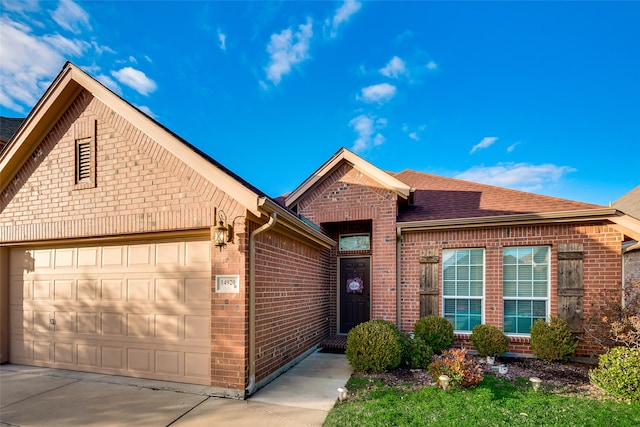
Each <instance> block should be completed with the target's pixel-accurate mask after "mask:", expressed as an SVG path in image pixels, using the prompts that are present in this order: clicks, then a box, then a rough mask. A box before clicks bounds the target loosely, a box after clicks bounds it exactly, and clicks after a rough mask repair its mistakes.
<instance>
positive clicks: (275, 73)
mask: <svg viewBox="0 0 640 427" xmlns="http://www.w3.org/2000/svg"><path fill="white" fill-rule="evenodd" d="M312 36H313V28H312V22H311V18H307V23H306V24H302V25H299V26H298V31H297V32H296V33H295V34H294V33H293V31H291V28H287V29H286V30H283V31H282V32H280V33H279V34H272V35H271V41H270V42H269V45H268V46H267V52H269V54H270V55H271V61H270V62H269V65H268V66H267V67H266V68H265V71H266V73H267V79H268V80H270V81H271V82H272V83H273V84H274V85H277V84H278V83H280V80H282V76H284V75H287V74H289V73H290V72H291V67H292V66H293V65H297V64H299V63H301V62H302V61H304V60H306V59H308V58H309V41H310V40H311V37H312ZM294 40H295V41H294Z"/></svg>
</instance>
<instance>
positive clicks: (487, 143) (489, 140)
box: [471, 136, 498, 154]
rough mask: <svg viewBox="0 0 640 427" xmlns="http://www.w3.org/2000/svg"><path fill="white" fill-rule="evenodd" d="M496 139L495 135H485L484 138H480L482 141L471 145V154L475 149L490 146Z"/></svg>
mask: <svg viewBox="0 0 640 427" xmlns="http://www.w3.org/2000/svg"><path fill="white" fill-rule="evenodd" d="M497 140H498V137H497V136H485V137H484V138H482V141H480V142H479V143H477V144H476V145H474V146H473V148H472V149H471V154H473V153H475V152H476V150H481V149H483V148H487V147H489V146H491V145H492V144H493V143H494V142H496V141H497Z"/></svg>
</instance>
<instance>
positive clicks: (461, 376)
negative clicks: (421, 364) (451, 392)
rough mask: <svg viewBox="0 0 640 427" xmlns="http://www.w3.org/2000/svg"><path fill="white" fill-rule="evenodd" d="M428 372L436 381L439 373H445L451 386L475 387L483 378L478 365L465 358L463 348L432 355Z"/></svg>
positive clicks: (465, 354) (465, 353)
mask: <svg viewBox="0 0 640 427" xmlns="http://www.w3.org/2000/svg"><path fill="white" fill-rule="evenodd" d="M429 374H431V377H432V378H433V380H434V381H438V378H439V377H440V375H447V376H448V377H449V386H450V387H451V388H471V387H475V386H477V385H478V383H479V382H480V381H482V378H483V377H482V372H481V371H480V366H478V364H477V363H476V362H475V361H473V360H472V359H469V358H467V350H465V349H451V350H445V351H443V352H442V354H441V355H440V356H434V357H433V363H431V364H430V365H429Z"/></svg>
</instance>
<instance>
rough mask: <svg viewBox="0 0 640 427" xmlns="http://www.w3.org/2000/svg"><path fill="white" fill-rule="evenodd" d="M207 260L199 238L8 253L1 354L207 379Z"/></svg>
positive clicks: (109, 369) (71, 366)
mask: <svg viewBox="0 0 640 427" xmlns="http://www.w3.org/2000/svg"><path fill="white" fill-rule="evenodd" d="M210 262H211V261H210V243H209V242H208V241H187V242H184V241H180V242H176V241H172V242H158V243H143V244H130V245H108V246H103V247H100V246H95V245H94V246H84V247H78V248H70V247H65V248H44V249H37V250H33V249H28V250H24V249H22V250H19V249H13V250H12V251H11V253H10V268H11V275H10V298H9V300H10V316H11V317H10V319H11V354H10V360H11V361H12V362H14V363H24V364H32V365H37V366H49V367H54V368H55V367H58V368H64V369H77V370H82V371H90V372H101V373H109V374H117V375H128V376H134V377H142V378H153V379H163V380H170V381H182V382H192V383H198V384H209V383H210V369H211V365H210V360H211V358H210V344H211V333H210V328H211V326H210V323H211V320H210V319H211V317H210V312H211V299H210V292H211V264H210ZM52 319H53V323H52Z"/></svg>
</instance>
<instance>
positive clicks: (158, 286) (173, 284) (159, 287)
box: [155, 278, 182, 302]
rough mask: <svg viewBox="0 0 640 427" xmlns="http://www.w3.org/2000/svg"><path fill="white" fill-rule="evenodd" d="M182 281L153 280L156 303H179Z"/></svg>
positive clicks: (168, 279)
mask: <svg viewBox="0 0 640 427" xmlns="http://www.w3.org/2000/svg"><path fill="white" fill-rule="evenodd" d="M181 288H182V280H181V279H180V278H159V279H156V280H155V290H156V292H155V298H156V302H179V301H181V295H182V292H181Z"/></svg>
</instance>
